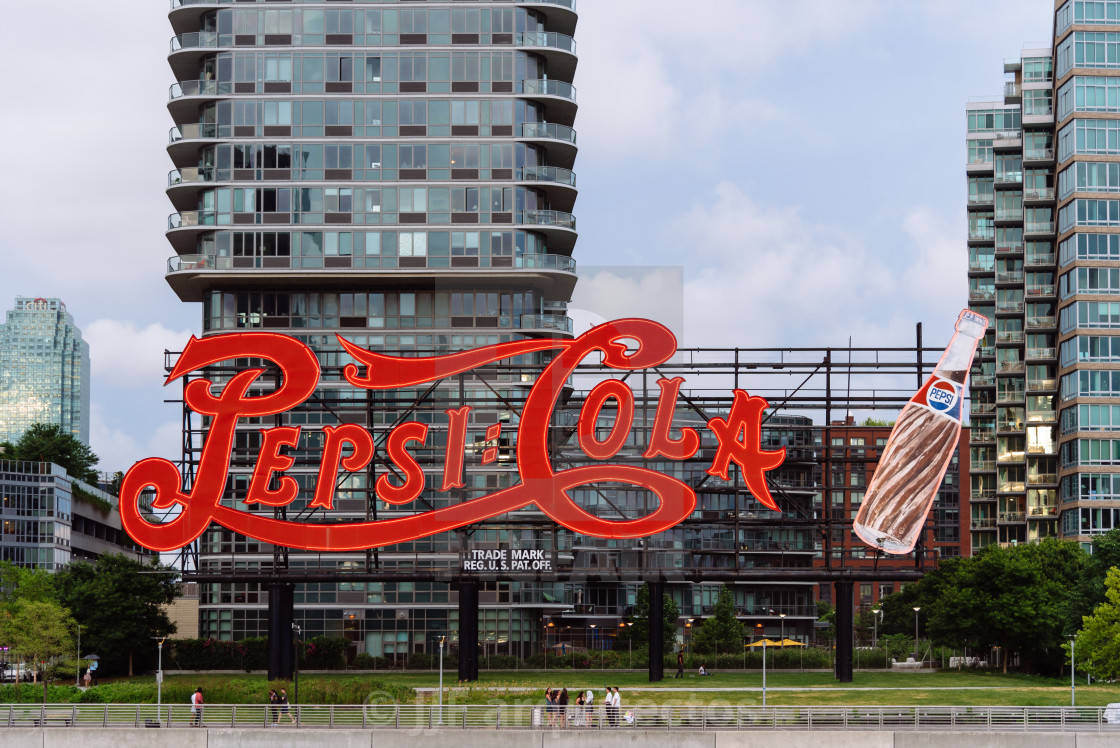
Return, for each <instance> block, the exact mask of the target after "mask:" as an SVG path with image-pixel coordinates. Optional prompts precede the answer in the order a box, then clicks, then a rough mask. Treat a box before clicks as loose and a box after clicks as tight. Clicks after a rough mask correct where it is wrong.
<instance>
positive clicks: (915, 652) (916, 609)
mask: <svg viewBox="0 0 1120 748" xmlns="http://www.w3.org/2000/svg"><path fill="white" fill-rule="evenodd" d="M921 609H922V608H921V606H918V605H915V606H914V659H915V660H916V659H918V611H919V610H921Z"/></svg>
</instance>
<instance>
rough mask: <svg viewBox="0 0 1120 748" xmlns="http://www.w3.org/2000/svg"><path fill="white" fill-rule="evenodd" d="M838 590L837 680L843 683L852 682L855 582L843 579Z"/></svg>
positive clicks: (838, 582)
mask: <svg viewBox="0 0 1120 748" xmlns="http://www.w3.org/2000/svg"><path fill="white" fill-rule="evenodd" d="M834 586H835V589H836V679H837V680H839V681H840V682H841V683H851V682H852V635H853V633H854V623H855V622H854V620H853V618H854V616H853V613H852V590H853V588H854V587H855V582H853V581H851V580H850V579H841V580H839V581H837V582H836V584H835V585H834Z"/></svg>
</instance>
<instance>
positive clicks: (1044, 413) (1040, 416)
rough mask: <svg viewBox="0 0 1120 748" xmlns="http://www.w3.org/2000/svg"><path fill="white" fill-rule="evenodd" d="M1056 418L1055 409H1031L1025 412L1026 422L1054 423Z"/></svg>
mask: <svg viewBox="0 0 1120 748" xmlns="http://www.w3.org/2000/svg"><path fill="white" fill-rule="evenodd" d="M1057 420H1058V412H1057V411H1056V410H1033V411H1031V412H1030V413H1027V423H1054V422H1055V421H1057Z"/></svg>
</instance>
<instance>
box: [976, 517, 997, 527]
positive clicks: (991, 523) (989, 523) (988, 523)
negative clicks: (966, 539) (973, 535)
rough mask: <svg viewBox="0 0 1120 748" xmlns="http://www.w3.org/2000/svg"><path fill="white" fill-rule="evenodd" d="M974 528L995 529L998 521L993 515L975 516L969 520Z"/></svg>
mask: <svg viewBox="0 0 1120 748" xmlns="http://www.w3.org/2000/svg"><path fill="white" fill-rule="evenodd" d="M969 526H970V527H972V529H973V530H994V529H995V526H996V521H995V519H993V518H992V517H973V518H972V519H971V521H970V522H969Z"/></svg>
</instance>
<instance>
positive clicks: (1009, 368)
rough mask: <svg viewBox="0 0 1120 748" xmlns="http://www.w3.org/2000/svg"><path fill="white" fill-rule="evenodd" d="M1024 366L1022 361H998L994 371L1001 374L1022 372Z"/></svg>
mask: <svg viewBox="0 0 1120 748" xmlns="http://www.w3.org/2000/svg"><path fill="white" fill-rule="evenodd" d="M1023 369H1024V364H1023V362H1022V361H1000V362H999V363H997V364H996V371H998V372H1000V373H1001V374H1011V373H1017V372H1022V371H1023Z"/></svg>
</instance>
